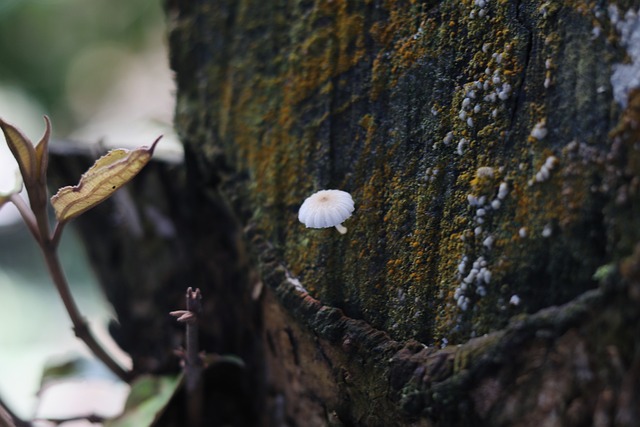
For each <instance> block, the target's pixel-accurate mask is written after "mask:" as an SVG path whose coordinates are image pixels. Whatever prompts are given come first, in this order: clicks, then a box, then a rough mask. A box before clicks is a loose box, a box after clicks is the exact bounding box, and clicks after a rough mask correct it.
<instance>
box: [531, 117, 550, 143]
mask: <svg viewBox="0 0 640 427" xmlns="http://www.w3.org/2000/svg"><path fill="white" fill-rule="evenodd" d="M531 136H532V137H533V138H535V139H537V140H541V139H542V138H544V137H545V136H547V128H546V121H545V120H540V121H539V122H538V123H536V124H535V126H534V127H533V129H531Z"/></svg>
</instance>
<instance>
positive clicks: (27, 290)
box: [0, 0, 181, 425]
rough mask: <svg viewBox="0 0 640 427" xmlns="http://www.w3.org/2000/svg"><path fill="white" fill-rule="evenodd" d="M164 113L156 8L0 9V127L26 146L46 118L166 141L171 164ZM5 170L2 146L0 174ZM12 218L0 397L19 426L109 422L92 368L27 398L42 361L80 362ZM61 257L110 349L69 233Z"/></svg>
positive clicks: (153, 2) (4, 258) (91, 134)
mask: <svg viewBox="0 0 640 427" xmlns="http://www.w3.org/2000/svg"><path fill="white" fill-rule="evenodd" d="M173 108H174V86H173V81H172V75H171V72H170V70H169V68H168V60H167V53H166V23H165V16H164V13H163V10H162V1H161V0H1V1H0V117H2V118H3V119H4V120H5V121H7V122H9V123H12V124H14V125H16V126H17V127H19V128H20V129H22V130H23V131H24V132H25V134H26V135H27V136H28V137H30V138H31V139H32V140H33V141H37V140H38V139H39V138H40V136H41V134H42V132H43V129H44V122H43V120H42V115H43V114H46V115H48V116H49V117H50V118H51V120H52V123H53V138H54V140H72V141H75V142H78V143H83V144H97V143H101V144H102V145H104V146H106V147H116V146H118V147H131V146H140V145H146V144H149V143H151V142H152V141H153V140H154V139H155V138H156V137H157V136H158V135H160V134H164V138H163V141H162V143H161V144H160V146H159V147H158V148H159V153H160V154H159V155H160V156H162V155H163V154H162V153H163V152H164V153H165V154H166V155H169V156H172V159H173V160H176V159H178V160H179V158H180V155H181V148H180V145H179V144H178V142H177V140H176V138H175V136H174V134H173V132H172V130H171V121H172V117H173ZM12 162H13V159H11V157H10V156H9V155H8V152H7V150H6V147H5V142H4V139H3V138H2V137H1V136H0V171H2V170H7V169H8V168H10V167H12V165H13V163H12ZM6 176H7V175H6V174H4V175H3V174H0V180H2V179H5V180H6V179H7V178H6ZM3 177H5V178H3ZM2 184H3V183H1V182H0V187H1V185H2ZM16 219H17V215H16V214H15V211H13V210H12V207H11V206H5V207H3V208H2V209H1V210H0V397H2V399H3V400H4V401H5V403H7V404H8V405H10V406H11V409H13V410H14V411H16V412H17V413H19V415H21V416H23V417H25V418H30V417H33V416H34V415H38V416H66V415H74V414H75V415H77V414H87V413H91V412H95V413H98V414H104V415H112V414H115V413H116V412H117V411H118V410H119V408H120V406H121V404H122V400H123V399H124V398H125V396H126V387H125V386H123V385H122V384H119V383H118V382H117V381H116V380H115V379H113V378H112V377H110V376H109V375H107V374H105V372H104V370H103V369H102V368H101V367H100V365H99V364H92V363H90V366H92V368H90V369H86V366H85V367H84V368H83V370H82V373H78V372H76V377H75V378H74V381H67V382H66V383H64V384H63V383H61V384H59V387H56V386H55V384H54V385H53V386H50V387H47V389H46V390H45V392H44V393H42V394H41V395H40V396H38V395H37V394H36V393H37V392H38V389H39V387H40V378H41V375H42V372H43V369H44V365H45V364H46V363H51V361H52V360H53V361H65V360H68V359H69V358H73V357H76V356H77V355H86V354H87V353H86V350H85V349H84V345H83V344H82V343H79V342H78V341H77V340H76V339H75V338H74V336H73V332H72V331H71V327H70V322H69V320H68V317H67V314H66V312H65V311H64V309H63V307H62V304H61V302H60V300H59V298H58V297H57V294H56V293H55V290H54V288H53V285H52V284H51V281H50V280H49V277H48V275H47V273H46V270H45V268H44V264H43V262H42V259H41V256H40V254H39V250H38V248H37V246H36V244H35V243H34V242H33V241H32V238H31V236H30V235H29V233H28V232H27V231H26V229H25V227H24V226H23V225H22V224H21V222H19V221H18V222H16ZM61 251H62V253H61V258H62V261H63V264H64V265H65V268H66V269H67V273H68V276H69V281H70V283H71V286H72V288H73V289H74V292H75V294H76V297H77V299H78V304H79V306H80V308H81V311H82V312H83V313H84V314H85V315H86V316H87V317H88V318H89V320H90V322H91V324H92V326H93V327H94V329H97V332H98V334H100V335H102V338H103V339H108V337H107V336H106V332H105V331H106V323H107V321H108V319H109V318H110V317H111V314H110V313H111V311H110V308H109V306H108V305H107V303H106V301H105V300H104V298H103V297H102V293H101V291H100V289H99V286H98V285H97V281H96V279H95V277H94V276H93V274H92V271H91V269H90V268H89V266H88V264H87V260H86V257H85V255H84V248H83V247H82V245H81V244H80V243H79V240H78V239H77V238H76V237H75V235H74V232H73V229H72V227H69V229H68V230H66V233H65V236H64V238H63V241H62V248H61ZM114 351H116V349H114ZM123 360H125V359H123ZM69 384H72V385H75V386H76V388H73V387H71V388H70V387H69ZM74 425H81V424H78V423H76V424H74Z"/></svg>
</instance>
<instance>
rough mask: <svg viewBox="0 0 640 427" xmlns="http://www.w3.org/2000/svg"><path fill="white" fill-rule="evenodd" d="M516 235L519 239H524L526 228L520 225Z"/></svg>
mask: <svg viewBox="0 0 640 427" xmlns="http://www.w3.org/2000/svg"><path fill="white" fill-rule="evenodd" d="M518 236H520V238H521V239H524V238H525V237H527V228H526V227H520V230H518Z"/></svg>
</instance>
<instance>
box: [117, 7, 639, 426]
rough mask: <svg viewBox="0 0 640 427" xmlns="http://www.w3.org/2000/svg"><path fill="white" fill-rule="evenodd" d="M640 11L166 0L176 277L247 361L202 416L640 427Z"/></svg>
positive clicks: (245, 421)
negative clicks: (636, 81) (304, 211)
mask: <svg viewBox="0 0 640 427" xmlns="http://www.w3.org/2000/svg"><path fill="white" fill-rule="evenodd" d="M638 8H639V5H638V2H631V1H626V2H619V3H618V4H617V5H611V4H608V2H593V1H585V2H581V1H570V2H537V1H518V2H508V1H443V2H418V1H397V2H394V1H375V0H374V1H362V2H351V1H344V0H334V1H288V2H285V1H277V0H260V1H255V0H243V1H237V0H233V1H232V0H227V1H225V0H220V1H206V0H194V1H189V2H183V1H179V0H175V1H170V2H169V5H168V11H169V15H170V23H171V25H172V30H171V34H170V46H171V55H172V58H171V60H172V66H173V68H174V70H175V71H176V78H177V82H178V107H177V114H176V127H177V129H178V131H179V132H180V134H181V137H182V139H183V141H184V145H185V150H186V168H187V181H186V182H187V185H186V187H185V188H184V194H183V195H184V199H172V203H173V204H175V203H176V200H178V201H179V202H180V203H184V205H183V206H182V207H180V208H176V209H178V211H179V212H178V211H176V212H175V213H176V215H175V216H172V218H175V221H177V222H178V223H179V224H181V227H182V228H180V230H182V232H181V233H179V234H178V236H177V239H178V241H180V242H182V243H180V245H184V246H183V247H184V248H188V250H187V249H185V250H187V252H186V253H188V254H189V255H188V256H187V257H186V258H185V259H187V260H189V259H190V260H191V261H187V263H186V265H187V270H186V271H188V272H189V275H188V278H189V281H188V283H186V284H188V285H189V286H194V287H201V288H206V289H207V290H205V289H203V294H204V297H205V301H206V300H207V298H208V297H209V298H211V300H212V301H216V302H215V307H210V308H209V309H207V307H205V312H206V313H205V315H207V313H208V315H209V316H211V317H210V319H211V321H210V322H211V323H209V326H210V328H211V329H210V331H209V332H210V335H209V336H210V338H211V340H210V341H209V344H210V345H211V346H214V347H215V349H216V351H227V352H236V353H238V354H240V355H241V356H242V357H244V358H245V360H247V362H248V365H249V366H252V367H253V369H254V370H253V371H252V372H250V373H248V375H247V373H245V374H243V375H245V376H244V377H242V376H241V377H234V376H233V375H230V378H231V379H230V380H229V381H227V382H221V383H219V384H218V387H217V390H224V387H225V385H229V384H233V383H234V381H233V379H234V378H240V379H241V381H240V382H242V384H244V385H245V388H244V389H243V390H244V392H245V394H242V393H239V394H237V395H236V396H244V399H245V400H236V405H237V406H235V407H234V408H235V409H231V410H229V411H228V413H227V414H226V415H224V416H221V417H218V418H216V416H215V415H213V412H212V414H210V415H211V418H209V419H212V420H215V421H212V422H214V424H212V425H219V424H221V423H222V422H224V421H225V420H226V421H227V422H231V423H232V424H234V425H256V424H258V419H259V422H261V423H263V424H264V425H272V426H281V425H288V426H323V425H332V426H355V425H358V426H359V425H362V426H394V425H398V426H400V425H416V426H431V425H434V426H451V425H464V426H468V425H487V426H500V425H505V426H506V425H523V426H524V425H558V426H582V425H591V424H597V425H618V426H627V425H629V426H630V425H633V424H634V422H635V420H637V419H639V418H638V417H639V416H640V414H638V413H637V411H638V409H637V408H638V407H640V402H639V398H638V396H639V394H638V391H639V390H638V389H639V387H640V378H639V375H640V356H639V355H640V334H639V331H638V320H639V319H638V317H639V315H640V309H638V307H639V306H638V301H639V299H640V296H639V294H640V291H639V290H638V283H640V280H639V278H640V274H638V271H640V268H639V267H638V263H639V260H640V255H638V253H635V254H633V249H634V246H635V245H636V243H637V242H638V240H639V239H638V234H639V231H640V223H639V222H640V216H639V215H637V210H638V206H640V205H639V204H638V203H639V201H640V200H639V197H640V196H639V191H640V185H639V183H640V178H639V176H638V174H639V172H640V156H639V155H638V146H637V144H638V141H639V140H640V92H639V91H638V90H637V89H635V90H630V89H633V88H632V79H633V77H632V75H634V70H636V68H634V67H636V65H635V62H637V61H640V58H637V56H638V53H637V52H636V48H635V46H634V45H633V44H632V43H631V40H632V39H633V37H634V34H636V32H637V31H638V30H637V28H638V26H639V25H640V24H639V21H638V18H637V13H636V11H637V10H638ZM636 37H637V36H636ZM625 67H627V68H625ZM635 75H637V73H636V74H635ZM324 188H339V189H341V190H346V191H349V192H350V193H351V194H352V196H353V198H354V200H355V203H356V211H355V213H354V216H353V217H352V218H351V219H349V220H347V221H346V223H345V225H346V226H347V227H348V228H349V231H348V233H347V234H346V235H344V236H342V235H339V234H338V233H337V232H336V231H335V230H332V229H327V230H308V229H305V228H304V226H303V225H302V224H300V223H298V221H297V217H296V213H297V209H298V207H299V206H300V204H301V203H302V201H303V200H304V198H305V197H306V196H308V195H309V194H310V193H312V192H313V191H315V190H318V189H324ZM241 231H242V232H243V233H241ZM241 234H243V235H244V243H243V240H242V238H241V237H240V236H241ZM245 246H246V248H247V249H248V257H247V256H245V252H244V249H243V248H244V247H245ZM180 259H182V258H180ZM194 260H195V261H194ZM116 263H117V262H116ZM249 264H252V265H253V266H254V267H255V271H256V273H257V274H255V275H254V274H253V273H251V272H247V271H248V267H247V266H248V265H249ZM105 274H106V273H105ZM594 275H595V276H594ZM175 292H176V297H175V298H176V301H179V298H180V297H179V296H178V295H177V294H178V293H182V292H183V289H182V288H180V287H177V289H176V290H175ZM137 313H139V311H138V312H137ZM121 321H122V319H121ZM125 323H126V321H125V322H124V323H123V325H124V324H125ZM221 337H222V338H221ZM234 337H235V338H234ZM205 342H206V340H205ZM140 363H142V361H141V362H140ZM252 387H253V389H252ZM247 390H248V391H249V393H247ZM251 390H254V391H255V392H254V393H251V392H250V391H251ZM220 396H224V394H223V393H221V392H218V393H212V394H211V395H210V396H208V402H210V403H211V405H212V407H213V406H216V405H218V406H216V407H219V406H221V405H222V403H221V400H220V399H221V397H220ZM230 400H232V399H230V398H226V400H225V402H229V401H230ZM243 405H244V406H243ZM205 406H206V405H205ZM243 407H244V408H247V409H246V410H245V411H243V410H242V409H241V408H243ZM234 410H235V411H236V412H235V414H236V415H238V414H242V415H243V416H244V418H235V419H234ZM252 411H254V412H252ZM255 411H259V413H256V412H255ZM248 414H251V415H248ZM252 423H253V424H252Z"/></svg>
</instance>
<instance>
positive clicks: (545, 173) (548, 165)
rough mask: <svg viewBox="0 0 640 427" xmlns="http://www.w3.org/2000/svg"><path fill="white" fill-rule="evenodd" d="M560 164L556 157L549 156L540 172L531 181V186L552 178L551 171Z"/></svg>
mask: <svg viewBox="0 0 640 427" xmlns="http://www.w3.org/2000/svg"><path fill="white" fill-rule="evenodd" d="M557 164H558V158H557V157H556V156H549V157H547V159H546V160H545V161H544V163H543V165H542V166H541V167H540V169H539V170H538V172H536V175H535V177H534V178H533V179H531V180H530V181H529V185H533V184H534V183H536V182H544V181H546V180H548V179H549V177H551V171H552V170H553V169H554V168H555V167H556V165H557Z"/></svg>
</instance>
